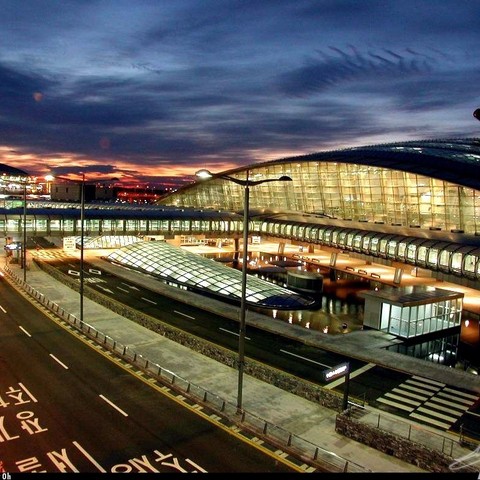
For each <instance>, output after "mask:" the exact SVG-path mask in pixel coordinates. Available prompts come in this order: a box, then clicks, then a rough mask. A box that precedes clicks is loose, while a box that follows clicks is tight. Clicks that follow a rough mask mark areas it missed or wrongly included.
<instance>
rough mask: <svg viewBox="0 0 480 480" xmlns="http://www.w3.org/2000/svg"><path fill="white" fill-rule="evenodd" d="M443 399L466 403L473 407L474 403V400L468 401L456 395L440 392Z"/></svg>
mask: <svg viewBox="0 0 480 480" xmlns="http://www.w3.org/2000/svg"><path fill="white" fill-rule="evenodd" d="M438 394H439V395H440V396H441V397H445V398H449V399H451V400H452V399H453V400H455V401H457V402H460V403H465V404H466V405H472V403H474V401H473V400H466V399H464V398H458V397H457V396H456V395H450V394H448V393H444V392H439V393H438Z"/></svg>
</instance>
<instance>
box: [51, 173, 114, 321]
mask: <svg viewBox="0 0 480 480" xmlns="http://www.w3.org/2000/svg"><path fill="white" fill-rule="evenodd" d="M81 175H82V179H81V180H73V179H70V178H66V177H58V176H57V177H55V176H53V175H48V177H46V178H47V180H48V181H52V180H53V179H54V178H59V179H61V180H65V181H67V182H72V183H77V184H79V185H80V290H79V293H80V323H83V297H84V284H85V275H84V271H83V270H84V248H83V246H84V239H85V184H86V180H85V173H84V172H81ZM107 181H112V182H116V181H118V178H109V179H101V180H98V179H97V180H92V182H107Z"/></svg>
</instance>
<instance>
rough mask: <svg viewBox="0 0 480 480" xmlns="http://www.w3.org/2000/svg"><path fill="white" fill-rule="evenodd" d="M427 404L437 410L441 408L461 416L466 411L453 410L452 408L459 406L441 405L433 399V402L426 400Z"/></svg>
mask: <svg viewBox="0 0 480 480" xmlns="http://www.w3.org/2000/svg"><path fill="white" fill-rule="evenodd" d="M432 400H433V399H432ZM424 405H425V406H428V407H432V408H435V409H436V410H441V411H443V412H447V413H451V414H453V415H458V416H461V415H462V414H463V412H464V410H458V411H456V412H455V411H452V408H458V407H456V406H450V407H444V406H443V405H440V404H438V403H435V402H433V401H431V402H425V403H424Z"/></svg>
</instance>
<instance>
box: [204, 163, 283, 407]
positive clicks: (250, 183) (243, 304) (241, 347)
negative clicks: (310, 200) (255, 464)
mask: <svg viewBox="0 0 480 480" xmlns="http://www.w3.org/2000/svg"><path fill="white" fill-rule="evenodd" d="M249 174H250V171H249V170H248V169H247V170H246V178H245V180H240V179H238V178H234V177H230V176H229V175H221V174H217V175H214V174H212V173H210V172H209V171H208V170H206V169H202V170H198V171H197V172H196V173H195V175H196V176H197V177H199V178H201V179H207V178H212V177H215V178H221V179H223V180H229V181H230V182H233V183H236V184H237V185H241V186H242V187H243V188H244V192H245V194H244V200H243V253H242V262H243V263H242V293H241V300H240V328H239V336H238V393H237V411H238V412H241V411H242V396H243V373H244V370H245V330H246V322H245V319H246V313H247V298H246V297H247V257H248V216H249V208H250V207H249V203H250V187H254V186H255V185H260V184H261V183H267V182H291V181H292V179H291V178H290V177H288V176H286V175H283V176H281V177H280V178H266V179H263V180H250V179H249Z"/></svg>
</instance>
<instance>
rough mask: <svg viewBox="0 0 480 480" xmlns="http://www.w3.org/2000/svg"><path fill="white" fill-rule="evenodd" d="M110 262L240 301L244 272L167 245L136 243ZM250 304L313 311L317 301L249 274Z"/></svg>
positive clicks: (153, 242) (120, 251) (162, 243)
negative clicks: (309, 309)
mask: <svg viewBox="0 0 480 480" xmlns="http://www.w3.org/2000/svg"><path fill="white" fill-rule="evenodd" d="M107 260H108V261H110V262H115V263H119V264H121V265H124V266H126V267H129V268H132V269H134V270H138V271H140V272H144V273H148V274H149V275H152V276H154V277H157V278H160V279H164V280H167V281H170V282H174V283H177V284H180V285H185V286H187V287H189V288H190V289H191V290H193V291H196V292H197V293H198V292H200V293H204V294H208V295H210V296H214V297H219V298H221V299H222V300H225V299H229V300H235V301H240V299H241V298H242V278H241V276H242V273H241V272H240V271H238V270H236V269H234V268H230V267H227V266H225V265H223V264H219V263H217V262H215V261H213V260H210V259H208V258H205V257H202V256H201V255H197V254H195V253H191V252H187V251H185V250H183V249H180V248H177V247H174V246H173V245H170V244H168V243H167V242H162V241H152V242H136V243H132V244H130V245H127V246H125V247H122V248H120V249H118V250H115V251H114V252H113V253H111V254H110V255H108V257H107ZM246 301H247V303H248V304H249V305H252V306H255V307H261V308H272V309H278V310H300V309H307V308H311V307H313V306H314V305H315V300H313V299H311V298H308V297H304V296H302V295H299V294H298V293H295V292H293V291H292V290H288V289H286V288H283V287H280V286H278V285H275V284H273V283H270V282H267V281H265V280H261V279H259V278H257V277H254V276H252V275H247V289H246Z"/></svg>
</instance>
